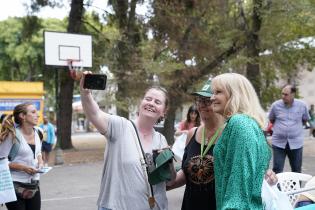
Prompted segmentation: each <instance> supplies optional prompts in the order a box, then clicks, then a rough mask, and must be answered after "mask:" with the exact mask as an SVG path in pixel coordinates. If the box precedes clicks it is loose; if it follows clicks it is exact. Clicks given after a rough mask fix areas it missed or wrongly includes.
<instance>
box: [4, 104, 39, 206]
mask: <svg viewBox="0 0 315 210" xmlns="http://www.w3.org/2000/svg"><path fill="white" fill-rule="evenodd" d="M13 116H14V121H15V123H16V124H14V122H13V119H12V115H8V116H7V117H6V118H5V120H4V122H3V127H2V128H1V134H0V157H8V159H9V168H10V172H11V176H12V180H13V184H14V187H15V192H16V196H17V201H13V202H9V203H6V204H5V205H6V207H7V209H8V210H40V208H41V195H40V188H39V173H38V171H39V169H41V168H42V167H43V160H42V155H41V140H40V137H39V134H38V132H37V131H36V130H35V129H36V128H35V126H36V125H37V123H38V118H39V115H38V112H37V110H36V108H35V106H34V105H33V104H31V103H23V104H19V105H17V106H16V107H15V108H14V111H13ZM12 148H14V149H12ZM11 149H12V150H11Z"/></svg>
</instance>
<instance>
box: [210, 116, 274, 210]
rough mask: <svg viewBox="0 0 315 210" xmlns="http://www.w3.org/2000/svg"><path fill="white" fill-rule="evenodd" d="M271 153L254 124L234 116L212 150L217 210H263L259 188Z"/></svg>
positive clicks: (228, 121)
mask: <svg viewBox="0 0 315 210" xmlns="http://www.w3.org/2000/svg"><path fill="white" fill-rule="evenodd" d="M270 158H271V150H270V148H269V146H268V144H267V140H266V138H265V136H264V134H263V131H262V130H261V128H260V127H259V125H258V124H257V122H256V121H255V120H254V119H253V118H251V117H249V116H247V115H245V114H235V115H233V116H232V117H230V118H229V119H228V120H227V124H226V127H225V129H224V130H223V132H222V135H221V136H220V138H219V139H218V141H217V143H216V146H215V148H214V172H215V190H216V202H217V210H227V209H241V210H245V209H251V210H254V209H263V205H262V200H261V186H262V182H263V178H264V174H265V172H266V170H267V169H268V166H269V161H270Z"/></svg>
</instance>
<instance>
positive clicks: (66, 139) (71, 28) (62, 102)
mask: <svg viewBox="0 0 315 210" xmlns="http://www.w3.org/2000/svg"><path fill="white" fill-rule="evenodd" d="M83 14H84V8H83V0H72V1H71V9H70V15H69V23H68V27H67V32H69V33H79V32H81V30H82V29H81V27H82V18H83ZM59 78H60V81H59V82H60V92H59V97H58V98H59V102H58V115H57V128H58V139H59V140H60V146H61V148H62V149H69V148H72V147H73V146H72V141H71V123H72V97H73V87H74V80H73V79H72V78H71V77H69V70H68V69H67V68H64V69H61V70H60V71H59Z"/></svg>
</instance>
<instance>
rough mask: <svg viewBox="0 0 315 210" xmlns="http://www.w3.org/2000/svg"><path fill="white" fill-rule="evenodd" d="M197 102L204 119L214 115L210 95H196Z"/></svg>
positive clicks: (201, 116)
mask: <svg viewBox="0 0 315 210" xmlns="http://www.w3.org/2000/svg"><path fill="white" fill-rule="evenodd" d="M195 103H196V106H197V109H198V112H199V114H200V118H201V119H202V121H207V120H208V119H209V118H212V117H213V114H214V112H213V109H212V108H213V107H212V100H211V98H210V97H203V96H196V98H195Z"/></svg>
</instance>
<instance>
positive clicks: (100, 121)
mask: <svg viewBox="0 0 315 210" xmlns="http://www.w3.org/2000/svg"><path fill="white" fill-rule="evenodd" d="M86 74H87V73H86V72H85V73H84V74H83V76H82V78H81V80H80V93H81V102H82V107H83V110H84V113H85V115H86V117H87V119H88V120H89V121H90V122H91V123H93V125H94V126H95V127H96V129H97V130H98V131H99V132H100V133H102V134H104V133H106V131H107V124H108V119H109V116H110V115H109V114H108V113H105V112H103V111H102V110H100V108H99V106H98V104H97V103H96V101H95V100H94V99H93V97H92V94H91V91H90V90H87V89H84V88H83V83H84V78H85V75H86Z"/></svg>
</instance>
